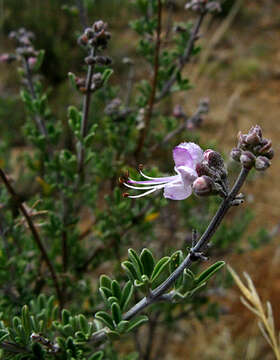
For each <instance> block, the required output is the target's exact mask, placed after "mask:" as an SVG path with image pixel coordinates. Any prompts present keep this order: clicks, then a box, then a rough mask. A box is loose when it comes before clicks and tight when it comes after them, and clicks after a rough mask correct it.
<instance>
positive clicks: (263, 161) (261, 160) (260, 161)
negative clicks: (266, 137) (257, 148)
mask: <svg viewBox="0 0 280 360" xmlns="http://www.w3.org/2000/svg"><path fill="white" fill-rule="evenodd" d="M269 166H270V161H269V160H268V158H267V157H265V156H258V157H257V158H256V162H255V168H256V170H258V171H264V170H266V169H267V168H268V167H269Z"/></svg>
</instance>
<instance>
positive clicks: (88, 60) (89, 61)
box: [85, 56, 96, 65]
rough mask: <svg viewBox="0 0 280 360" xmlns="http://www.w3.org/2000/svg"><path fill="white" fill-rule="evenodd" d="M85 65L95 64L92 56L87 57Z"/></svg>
mask: <svg viewBox="0 0 280 360" xmlns="http://www.w3.org/2000/svg"><path fill="white" fill-rule="evenodd" d="M85 63H86V64H87V65H94V64H95V63H96V61H95V58H94V57H93V56H87V57H86V58H85Z"/></svg>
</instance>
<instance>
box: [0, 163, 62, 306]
mask: <svg viewBox="0 0 280 360" xmlns="http://www.w3.org/2000/svg"><path fill="white" fill-rule="evenodd" d="M0 177H1V179H2V181H3V183H4V185H5V187H6V189H7V190H8V192H9V194H10V195H11V197H12V198H13V200H14V201H15V203H16V204H17V206H18V208H19V209H20V211H21V212H22V214H23V216H24V217H25V220H26V222H27V224H28V227H29V229H30V231H31V233H32V235H33V238H34V240H35V242H36V244H37V246H38V248H39V250H40V252H41V254H42V257H43V259H44V260H45V262H46V265H47V267H48V268H49V271H50V273H51V277H52V280H53V283H54V286H55V289H56V293H57V298H58V300H59V303H60V307H62V305H63V296H62V292H61V290H60V286H59V283H58V278H57V275H56V272H55V269H54V266H53V264H52V262H51V260H50V258H49V256H48V253H47V250H46V249H45V246H44V244H43V242H42V240H41V238H40V235H39V233H38V231H37V229H36V226H35V225H34V223H33V221H32V219H31V217H30V216H29V214H28V211H27V210H26V208H25V207H24V205H23V204H22V203H21V201H20V200H19V198H18V196H17V194H16V192H15V190H14V189H13V187H12V185H11V184H10V182H9V180H8V178H7V176H6V175H5V173H4V171H3V170H2V169H0Z"/></svg>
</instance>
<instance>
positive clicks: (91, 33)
mask: <svg viewBox="0 0 280 360" xmlns="http://www.w3.org/2000/svg"><path fill="white" fill-rule="evenodd" d="M84 35H85V36H86V37H87V38H88V39H92V38H93V37H94V31H93V30H92V29H91V28H86V29H85V31H84Z"/></svg>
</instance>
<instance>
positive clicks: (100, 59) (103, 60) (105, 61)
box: [94, 56, 112, 65]
mask: <svg viewBox="0 0 280 360" xmlns="http://www.w3.org/2000/svg"><path fill="white" fill-rule="evenodd" d="M94 60H95V62H96V63H97V64H99V65H110V64H111V63H112V59H111V58H110V57H109V56H95V58H94Z"/></svg>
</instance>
